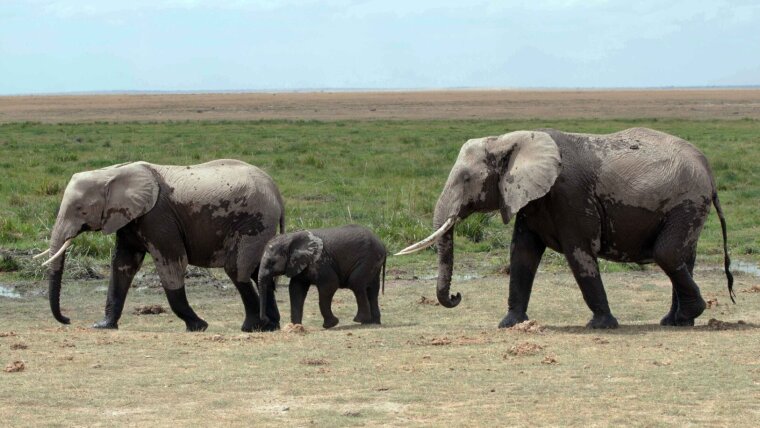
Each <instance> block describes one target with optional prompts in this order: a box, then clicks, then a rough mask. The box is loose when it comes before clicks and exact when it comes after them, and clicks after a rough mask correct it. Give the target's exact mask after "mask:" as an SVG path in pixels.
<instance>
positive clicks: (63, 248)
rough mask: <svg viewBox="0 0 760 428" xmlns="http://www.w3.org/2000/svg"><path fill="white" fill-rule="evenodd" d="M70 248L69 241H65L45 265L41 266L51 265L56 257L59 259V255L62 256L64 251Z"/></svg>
mask: <svg viewBox="0 0 760 428" xmlns="http://www.w3.org/2000/svg"><path fill="white" fill-rule="evenodd" d="M70 246H71V239H67V240H66V242H64V243H63V245H62V246H61V249H60V250H58V252H57V253H55V254H53V257H51V258H49V259H47V261H46V262H45V263H43V264H42V266H47V265H49V264H50V263H52V262H53V260H55V259H57V258H58V257H60V256H61V254H63V253H64V252H65V251H66V249H67V248H69V247H70Z"/></svg>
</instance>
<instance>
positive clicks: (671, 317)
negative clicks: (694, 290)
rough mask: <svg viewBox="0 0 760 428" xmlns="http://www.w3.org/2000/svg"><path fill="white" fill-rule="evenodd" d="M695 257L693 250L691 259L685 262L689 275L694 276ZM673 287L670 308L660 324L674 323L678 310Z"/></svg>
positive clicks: (670, 324) (676, 296)
mask: <svg viewBox="0 0 760 428" xmlns="http://www.w3.org/2000/svg"><path fill="white" fill-rule="evenodd" d="M696 259H697V253H696V252H694V254H693V255H692V257H691V259H690V260H689V262H688V263H687V268H688V269H689V275H691V276H692V277H693V276H694V264H695V262H696ZM672 288H673V292H672V296H671V303H670V310H669V311H668V313H667V314H665V316H664V317H662V319H661V320H660V325H669V326H674V325H677V324H676V312H677V311H678V293H676V288H675V287H672Z"/></svg>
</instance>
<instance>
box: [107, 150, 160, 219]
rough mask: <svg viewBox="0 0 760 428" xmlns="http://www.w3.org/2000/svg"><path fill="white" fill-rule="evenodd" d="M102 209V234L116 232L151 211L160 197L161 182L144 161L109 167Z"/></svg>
mask: <svg viewBox="0 0 760 428" xmlns="http://www.w3.org/2000/svg"><path fill="white" fill-rule="evenodd" d="M107 169H108V170H109V171H108V173H109V175H110V176H111V177H110V178H109V180H108V181H107V183H106V192H105V193H106V201H105V207H104V208H103V227H102V230H103V233H106V234H109V233H113V232H116V231H117V230H118V229H120V228H122V227H124V226H125V225H126V224H127V223H129V222H130V221H132V220H134V219H136V218H138V217H140V216H141V215H143V214H145V213H147V212H148V211H150V210H151V209H152V208H153V206H154V205H155V204H156V200H157V199H158V183H157V182H156V178H155V177H154V176H153V174H152V173H151V171H150V170H149V169H148V168H147V166H145V164H144V163H140V162H138V163H128V164H121V165H115V166H113V167H109V168H107Z"/></svg>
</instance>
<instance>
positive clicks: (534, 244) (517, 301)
mask: <svg viewBox="0 0 760 428" xmlns="http://www.w3.org/2000/svg"><path fill="white" fill-rule="evenodd" d="M545 250H546V245H545V244H544V242H543V241H542V240H541V238H540V237H539V236H538V235H536V234H535V233H533V232H532V231H530V230H528V228H527V227H526V226H525V221H524V217H523V215H520V214H518V217H517V220H515V230H514V233H513V234H512V245H511V246H510V251H509V254H510V257H509V258H510V265H509V298H508V301H507V305H508V308H507V314H506V315H505V316H504V318H503V319H502V320H501V322H500V323H499V328H507V327H512V326H513V325H515V324H519V323H521V322H523V321H527V320H528V301H530V293H531V290H532V288H533V280H534V278H535V277H536V271H537V270H538V264H539V263H540V262H541V257H542V256H543V255H544V251H545Z"/></svg>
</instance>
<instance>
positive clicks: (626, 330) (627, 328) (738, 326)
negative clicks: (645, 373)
mask: <svg viewBox="0 0 760 428" xmlns="http://www.w3.org/2000/svg"><path fill="white" fill-rule="evenodd" d="M544 327H546V329H547V330H548V331H550V332H552V333H561V334H571V335H585V336H598V335H610V336H640V335H644V334H649V333H657V332H683V333H690V332H694V331H745V330H758V329H760V324H756V323H752V322H745V321H737V322H728V321H718V320H715V321H713V320H710V321H708V323H707V324H702V325H697V326H693V327H671V326H661V325H659V324H629V325H626V324H621V325H620V327H619V328H616V329H608V330H604V329H590V328H586V327H584V326H568V325H561V326H554V325H544Z"/></svg>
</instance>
